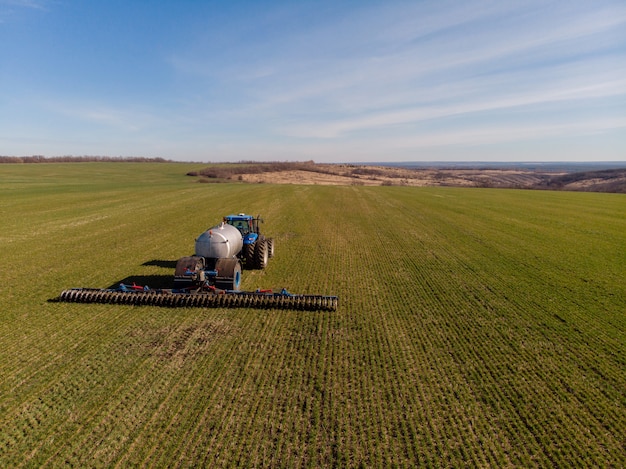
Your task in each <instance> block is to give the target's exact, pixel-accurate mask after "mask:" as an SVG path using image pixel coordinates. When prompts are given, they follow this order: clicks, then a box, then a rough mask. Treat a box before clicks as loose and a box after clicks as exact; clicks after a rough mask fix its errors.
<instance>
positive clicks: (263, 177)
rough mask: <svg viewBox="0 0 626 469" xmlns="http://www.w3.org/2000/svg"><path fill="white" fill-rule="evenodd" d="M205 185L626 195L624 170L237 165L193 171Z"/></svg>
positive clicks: (310, 163)
mask: <svg viewBox="0 0 626 469" xmlns="http://www.w3.org/2000/svg"><path fill="white" fill-rule="evenodd" d="M190 175H191V176H198V177H199V178H200V179H199V180H200V181H201V182H216V181H240V182H250V183H263V182H271V183H275V184H322V185H363V186H381V185H382V186H396V185H400V186H418V187H424V186H430V187H445V186H450V187H493V188H513V189H544V190H545V189H547V190H566V191H588V192H618V193H626V169H605V170H600V171H564V170H563V169H561V170H557V171H555V170H544V169H520V168H509V167H504V168H497V167H487V168H463V167H454V168H448V167H445V166H444V167H433V168H424V167H421V168H411V167H401V166H397V165H396V166H372V165H355V164H319V163H313V162H304V163H233V164H214V165H211V166H209V167H206V168H204V169H202V170H200V171H193V172H191V173H190Z"/></svg>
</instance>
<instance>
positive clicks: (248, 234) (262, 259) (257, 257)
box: [224, 213, 274, 269]
mask: <svg viewBox="0 0 626 469" xmlns="http://www.w3.org/2000/svg"><path fill="white" fill-rule="evenodd" d="M262 222H263V219H262V218H261V216H260V215H257V217H256V218H254V217H253V216H252V215H245V214H243V213H239V214H237V215H228V216H226V217H224V223H227V224H229V225H232V226H234V227H235V228H237V229H238V230H239V232H240V233H241V236H242V238H243V247H242V249H241V251H240V253H239V255H238V257H239V258H240V259H241V260H242V261H243V262H244V265H245V267H246V268H247V269H264V268H265V266H266V265H267V261H268V259H269V258H270V257H274V238H266V237H265V236H263V235H262V234H261V231H260V229H259V224H260V223H262Z"/></svg>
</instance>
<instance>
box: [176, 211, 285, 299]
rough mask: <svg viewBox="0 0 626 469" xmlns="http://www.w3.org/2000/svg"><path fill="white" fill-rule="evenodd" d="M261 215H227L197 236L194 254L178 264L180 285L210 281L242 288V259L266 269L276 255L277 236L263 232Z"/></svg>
mask: <svg viewBox="0 0 626 469" xmlns="http://www.w3.org/2000/svg"><path fill="white" fill-rule="evenodd" d="M262 221H263V220H262V219H261V217H260V216H257V217H256V218H254V217H253V216H252V215H245V214H243V213H240V214H238V215H228V216H226V217H224V219H223V220H222V223H220V224H219V225H217V226H213V227H211V228H209V229H208V230H206V231H205V232H204V233H202V234H201V235H200V236H199V237H198V238H197V239H196V248H195V254H194V255H193V256H188V257H183V258H181V259H179V260H178V262H177V263H176V272H175V274H174V284H175V286H177V287H178V288H187V287H189V286H199V285H202V284H208V285H210V286H215V287H216V288H220V289H222V290H239V286H240V284H241V270H242V262H243V265H244V266H245V268H246V269H264V268H265V267H266V266H267V262H268V259H269V258H270V257H272V256H274V239H273V238H266V237H265V236H264V235H262V234H261V232H260V229H259V224H260V223H261V222H262Z"/></svg>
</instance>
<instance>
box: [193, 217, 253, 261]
mask: <svg viewBox="0 0 626 469" xmlns="http://www.w3.org/2000/svg"><path fill="white" fill-rule="evenodd" d="M242 247H243V239H242V237H241V233H240V232H239V230H238V229H237V228H235V227H234V226H232V225H229V224H227V223H221V224H219V225H217V226H214V227H212V228H209V229H208V230H206V231H205V232H204V233H202V234H201V235H200V236H198V239H196V255H197V256H202V257H207V258H210V259H219V258H222V257H234V256H236V255H237V254H239V252H240V251H241V248H242Z"/></svg>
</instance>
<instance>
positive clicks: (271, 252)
mask: <svg viewBox="0 0 626 469" xmlns="http://www.w3.org/2000/svg"><path fill="white" fill-rule="evenodd" d="M267 254H268V256H269V258H270V259H271V258H272V257H274V238H267Z"/></svg>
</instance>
